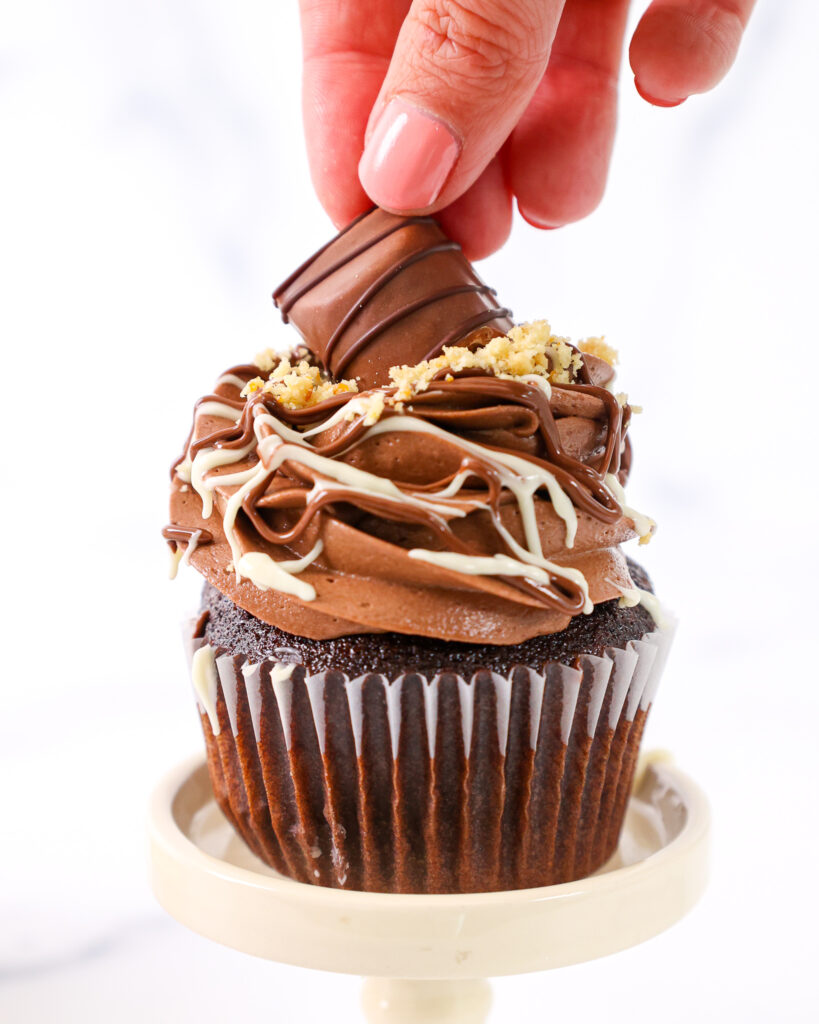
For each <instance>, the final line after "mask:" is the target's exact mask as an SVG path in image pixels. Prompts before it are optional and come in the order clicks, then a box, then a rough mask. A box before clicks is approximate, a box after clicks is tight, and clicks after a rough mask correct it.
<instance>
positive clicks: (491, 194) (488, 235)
mask: <svg viewBox="0 0 819 1024" xmlns="http://www.w3.org/2000/svg"><path fill="white" fill-rule="evenodd" d="M435 216H436V219H437V220H438V221H439V222H440V224H441V226H442V227H443V229H444V231H446V233H447V234H448V235H449V237H450V238H452V239H453V240H454V241H456V242H458V244H459V245H460V246H461V248H462V249H463V251H464V254H465V256H466V258H467V259H469V260H482V259H484V257H486V256H489V255H490V254H491V253H493V252H495V250H496V249H500V247H501V246H502V245H503V243H504V242H505V241H506V239H507V238H508V237H509V232H510V231H511V230H512V193H511V191H510V189H509V185H508V183H507V181H506V175H505V174H504V170H503V164H502V161H501V159H500V156H496V157H495V158H494V160H492V161H491V162H490V164H489V166H488V167H487V168H486V170H485V171H484V172H483V174H482V175H481V176H480V178H478V180H477V181H476V182H475V184H474V185H472V186H470V187H469V188H468V189H467V190H466V192H464V194H463V195H462V196H459V197H458V198H457V199H456V200H455V202H454V203H450V205H449V206H447V207H446V208H445V209H443V210H440V211H439V212H438V213H436V215H435Z"/></svg>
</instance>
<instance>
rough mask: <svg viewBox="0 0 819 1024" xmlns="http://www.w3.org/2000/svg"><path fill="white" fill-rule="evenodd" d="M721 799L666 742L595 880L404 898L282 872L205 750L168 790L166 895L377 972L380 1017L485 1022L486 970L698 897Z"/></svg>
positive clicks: (621, 932) (161, 808) (155, 815)
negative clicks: (218, 784)
mask: <svg viewBox="0 0 819 1024" xmlns="http://www.w3.org/2000/svg"><path fill="white" fill-rule="evenodd" d="M708 832H709V812H708V803H707V801H706V799H705V796H704V795H703V794H702V792H701V791H700V790H699V788H698V787H697V786H696V785H695V784H694V783H693V782H692V781H691V780H690V779H689V778H687V777H686V776H685V775H684V774H683V773H682V772H681V771H680V770H679V769H678V768H676V767H675V766H674V765H673V764H671V763H670V758H668V757H667V755H659V754H654V755H649V756H648V757H647V758H646V759H645V761H644V762H643V765H642V767H641V769H640V770H639V771H638V779H637V784H636V786H635V791H634V794H633V796H632V798H631V801H630V803H629V807H628V811H627V815H626V822H625V826H624V829H623V835H622V838H621V841H620V846H619V848H618V850H617V853H616V854H615V855H614V857H613V858H612V859H611V860H610V861H609V862H608V863H607V864H606V865H605V866H604V867H603V868H601V870H600V871H598V872H597V873H596V874H595V875H593V876H592V877H591V878H586V879H583V880H581V881H578V882H567V883H565V884H562V885H553V886H549V887H547V888H542V889H521V890H517V891H510V892H497V893H478V894H469V895H463V896H423V895H417V896H399V895H388V894H380V893H366V892H349V891H344V890H339V889H325V888H321V887H319V886H311V885H305V884H303V883H301V882H293V881H291V880H290V879H287V878H283V877H282V876H281V875H277V874H276V873H275V872H274V871H272V870H271V869H270V868H268V867H266V866H265V865H264V864H262V862H261V861H260V860H258V859H257V858H256V857H255V856H254V855H253V854H252V853H251V852H250V851H249V850H248V849H247V847H246V846H245V845H244V843H243V842H242V841H241V840H240V839H239V838H238V837H237V836H236V834H235V833H234V831H233V829H232V828H231V827H230V825H229V824H228V823H227V821H226V820H225V818H224V817H223V816H222V814H221V812H220V811H219V809H218V807H217V806H216V803H215V801H214V799H213V794H212V792H211V788H210V783H209V780H208V775H207V769H206V767H205V764H204V761H203V760H202V759H201V758H200V757H197V758H193V759H191V760H189V761H187V762H185V763H184V764H183V765H181V766H180V767H178V768H176V769H175V770H174V771H173V772H171V773H170V774H169V775H168V776H167V777H166V778H165V779H164V780H163V782H162V783H161V784H160V785H159V787H158V788H157V789H156V791H155V793H154V797H153V801H152V804H151V815H150V867H151V882H152V885H153V890H154V893H155V894H156V897H157V899H158V900H159V902H160V903H161V904H162V906H163V907H164V908H165V909H166V910H167V911H168V912H169V913H170V914H172V915H173V916H174V917H175V918H176V919H177V920H178V921H181V922H182V924H184V925H186V926H187V927H188V928H191V929H193V930H194V931H196V932H199V934H200V935H204V936H206V937H207V938H209V939H213V940H214V941H216V942H221V943H223V944H224V945H226V946H232V947H233V948H234V949H238V950H241V951H242V952H244V953H250V954H252V955H253V956H259V957H264V958H266V959H268V960H275V961H278V962H280V963H286V964H295V965H298V966H301V967H312V968H315V969H317V970H322V971H337V972H341V973H345V974H362V975H366V976H368V980H367V981H366V982H365V984H364V995H363V1005H364V1011H365V1016H366V1018H367V1020H368V1021H370V1024H399V1022H400V1024H414V1022H419V1021H424V1022H427V1024H433V1022H438V1024H444V1022H447V1024H481V1022H483V1021H485V1020H486V1016H487V1014H488V1012H489V1005H490V1002H491V991H490V988H489V984H488V982H487V981H486V979H487V978H490V977H493V976H500V975H508V974H524V973H528V972H530V971H544V970H550V969H552V968H554V967H565V966H568V965H569V964H575V963H580V962H581V961H586V960H593V959H595V958H596V957H601V956H606V955H607V954H609V953H615V952H617V951H618V950H621V949H626V948H628V947H629V946H634V945H636V944H637V943H640V942H644V941H645V940H646V939H650V938H652V937H653V936H654V935H657V934H658V933H659V932H661V931H663V930H664V929H666V928H668V927H670V926H671V925H672V924H674V923H675V922H676V921H678V920H679V919H680V918H681V917H682V916H683V915H684V914H685V913H686V912H687V911H688V910H690V909H691V907H692V906H693V905H694V904H695V903H696V902H697V900H698V899H699V897H700V895H701V894H702V891H703V888H704V886H705V881H706V874H707V854H708V849H707V847H708Z"/></svg>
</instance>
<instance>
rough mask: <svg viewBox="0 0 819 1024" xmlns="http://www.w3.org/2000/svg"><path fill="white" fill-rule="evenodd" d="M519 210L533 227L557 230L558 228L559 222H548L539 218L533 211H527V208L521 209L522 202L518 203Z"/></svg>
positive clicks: (542, 229)
mask: <svg viewBox="0 0 819 1024" xmlns="http://www.w3.org/2000/svg"><path fill="white" fill-rule="evenodd" d="M518 212H519V213H520V215H521V217H523V219H524V220H525V221H526V223H527V224H531V225H532V227H533V228H539V229H540V230H541V231H557V229H558V225H557V224H547V223H546V222H545V221H542V220H538V218H537V217H535V216H533V215H532V214H531V213H527V212H526V210H523V209H521V206H520V204H518Z"/></svg>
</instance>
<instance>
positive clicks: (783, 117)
mask: <svg viewBox="0 0 819 1024" xmlns="http://www.w3.org/2000/svg"><path fill="white" fill-rule="evenodd" d="M3 20H4V27H3V31H2V41H0V138H2V140H3V150H4V156H3V158H2V162H0V176H2V188H0V224H2V232H1V233H0V281H2V282H3V289H2V291H3V294H2V299H0V338H2V342H0V350H1V351H2V356H0V358H1V359H2V380H3V395H4V399H5V405H4V426H5V433H4V438H5V446H4V459H3V463H4V465H3V471H2V489H3V491H2V493H3V500H2V502H1V503H0V515H2V536H3V537H4V538H6V544H5V546H4V557H3V562H4V598H5V600H4V610H3V614H2V617H1V618H0V622H2V628H3V632H2V636H3V641H4V643H3V647H4V666H5V671H4V673H3V683H2V687H3V695H4V704H3V712H2V715H0V780H2V782H0V793H2V813H3V819H4V823H3V825H4V827H3V829H2V833H3V840H2V844H0V850H1V851H2V853H0V921H2V927H0V1020H2V1021H4V1022H10V1024H37V1022H46V1021H49V1022H51V1021H55V1020H58V1021H92V1022H96V1021H107V1020H111V1019H115V1020H117V1021H118V1022H124V1024H128V1022H137V1021H146V1020H150V1021H160V1022H164V1021H169V1022H170V1021H174V1022H177V1021H187V1020H196V1021H197V1022H199V1024H207V1022H210V1021H213V1022H216V1021H221V1020H224V1019H227V1018H228V1017H230V1018H236V1019H241V1020H247V1021H255V1020H260V1021H261V1020H268V1019H276V1020H283V1021H290V1020H295V1019H298V1020H300V1021H304V1022H311V1021H315V1022H318V1021H322V1020H325V1019H327V1016H328V1014H329V1013H332V1015H333V1020H335V1021H338V1022H339V1024H341V1022H346V1021H350V1022H352V1021H355V1020H357V1019H358V1010H357V1005H356V1001H357V990H358V983H357V982H356V980H355V979H351V978H344V977H336V976H331V975H319V974H314V973H311V972H307V971H303V970H298V969H295V968H286V967H280V966H276V965H273V964H268V963H265V962H262V961H258V960H253V959H250V958H248V957H244V956H241V955H240V954H237V953H233V952H231V951H230V950H227V949H222V948H220V947H218V946H215V945H213V944H211V943H208V942H207V941H205V940H204V939H201V938H199V937H197V936H195V935H193V934H190V933H188V932H187V931H185V930H184V929H183V928H182V927H181V926H179V925H177V924H176V923H174V922H173V921H172V920H170V919H169V918H168V917H167V916H166V915H164V914H163V913H162V911H161V910H160V909H159V908H158V906H157V905H156V904H155V903H154V901H153V899H152V897H151V894H150V891H149V889H148V885H147V880H146V873H145V857H144V852H145V851H144V843H145V836H144V818H145V810H146V804H147V799H148V794H149V791H150V789H151V787H152V785H153V783H154V781H155V780H156V779H157V778H159V777H160V776H161V775H162V774H163V772H164V771H165V770H166V769H167V768H168V767H169V766H170V765H172V764H174V763H176V762H177V761H179V760H181V759H182V758H183V757H185V756H186V755H187V754H189V753H190V752H192V751H195V750H196V749H197V748H198V746H199V743H200V738H199V736H198V732H197V730H198V724H197V721H196V716H195V713H194V709H193V702H192V699H191V695H190V691H189V687H188V684H187V682H186V678H185V668H184V662H183V656H182V653H181V649H180V644H179V636H178V630H177V626H176V623H177V621H178V620H179V619H180V618H181V617H182V615H183V614H184V613H185V612H186V611H187V609H188V608H190V607H191V605H193V604H194V603H195V601H196V592H197V583H196V580H195V579H194V578H193V574H192V573H190V572H189V573H187V574H185V575H184V576H183V578H181V579H180V580H179V581H177V583H176V584H174V585H173V586H172V585H170V584H169V583H167V582H166V579H165V576H166V551H165V548H164V545H163V544H162V542H161V541H160V539H159V536H158V529H159V527H160V526H161V525H162V524H163V522H164V519H165V494H166V487H167V477H166V471H165V467H166V466H167V465H168V464H169V463H170V461H171V459H172V458H173V457H174V456H175V454H176V453H177V450H178V448H179V447H180V446H181V444H182V442H183V440H184V436H185V433H186V430H187V426H188V422H189V415H190V408H191V406H192V403H193V401H194V399H195V398H196V397H197V396H198V395H199V394H201V393H202V392H203V391H204V390H205V389H206V388H207V387H208V386H209V384H210V383H211V381H212V380H213V379H214V377H215V375H216V374H217V373H218V371H219V370H220V369H221V368H222V367H224V366H225V365H227V364H229V363H231V362H235V361H239V360H241V359H243V358H245V357H247V356H249V355H252V354H253V353H254V352H256V351H258V350H259V349H260V348H262V347H264V346H266V345H269V344H271V343H273V344H275V343H277V342H281V341H282V340H283V338H285V337H286V333H287V332H286V329H285V328H284V327H283V326H282V325H281V324H280V323H279V322H278V321H277V319H276V317H274V315H273V311H272V310H271V307H270V299H269V293H270V291H271V288H272V286H273V285H274V284H275V283H276V282H278V281H279V280H280V279H281V278H282V277H284V276H285V274H286V273H287V272H288V271H289V270H290V269H291V268H292V267H293V266H294V265H295V264H296V263H297V262H298V261H300V260H301V259H302V258H303V257H304V256H305V255H306V254H308V253H309V252H310V251H312V249H313V248H314V247H315V246H316V245H318V244H319V243H321V242H322V241H323V240H324V239H325V238H326V237H327V235H328V232H329V230H330V229H329V225H328V222H327V220H326V218H325V217H324V215H323V213H322V212H321V211H320V209H319V208H318V205H317V203H316V202H315V200H314V199H313V198H312V195H311V191H310V186H309V176H308V171H307V167H306V163H305V158H304V152H303V147H302V141H301V134H300V123H299V119H300V114H299V110H298V76H299V69H298V28H297V20H296V13H295V4H294V3H284V2H283V0H281V2H279V0H277V2H274V3H267V4H262V3H259V2H254V0H237V2H235V3H233V4H225V3H218V2H216V0H203V2H200V3H197V4H189V3H183V2H182V0H145V2H142V3H136V2H124V0H109V2H105V3H103V2H102V0H71V2H62V3H60V2H52V3H47V2H38V0H33V2H30V3H27V4H25V5H15V7H14V8H13V9H9V10H8V11H5V12H4V19H3ZM818 30H819V10H817V6H816V5H815V4H814V3H812V2H811V0H789V2H788V3H787V4H785V3H774V2H770V0H769V2H767V3H766V2H764V0H763V2H762V3H760V5H759V9H758V11H757V13H756V15H755V18H754V21H753V22H752V26H751V29H750V32H749V38H748V40H747V46H746V47H745V49H744V51H743V53H742V55H741V58H740V60H739V62H738V64H737V66H736V67H735V69H734V71H733V72H732V74H731V76H730V78H729V80H728V81H727V82H726V83H725V84H724V85H723V87H722V88H721V89H720V90H719V91H718V92H717V93H715V94H713V95H712V96H709V97H707V98H702V99H696V100H692V101H690V102H689V103H686V104H685V105H684V106H682V107H681V108H679V109H677V110H673V111H658V110H654V109H650V108H648V107H647V106H645V105H643V104H641V103H640V102H639V101H638V100H637V98H636V97H635V96H634V95H633V93H632V92H631V90H630V86H629V85H628V76H627V75H625V74H624V82H625V85H626V94H627V99H626V102H625V103H624V105H623V111H622V116H621V129H620V136H619V140H618V145H617V149H616V152H615V162H614V169H613V173H612V178H611V183H610V187H609V191H608V195H607V197H606V200H605V202H604V205H603V207H602V208H601V209H600V210H599V211H598V212H597V213H596V214H595V215H594V216H593V217H592V218H590V219H589V220H587V221H586V222H584V223H582V224H580V225H577V226H574V227H571V228H569V229H567V230H565V231H561V232H553V233H550V234H538V233H537V232H535V231H534V230H532V229H530V228H528V227H527V226H526V225H523V224H518V225H517V226H516V229H515V232H514V234H513V237H512V239H511V241H510V243H509V245H508V246H507V247H506V249H505V250H504V251H503V252H502V253H501V254H499V255H497V256H495V257H493V258H492V259H491V260H489V261H487V262H486V263H485V264H484V266H483V272H484V274H485V276H486V277H487V278H488V280H490V281H491V282H492V283H493V284H494V285H495V286H496V287H497V288H498V291H499V294H500V295H501V296H503V298H504V300H505V301H506V302H508V303H509V304H510V305H511V306H513V308H514V309H515V311H516V314H517V315H518V316H519V317H520V318H526V317H532V316H543V315H545V316H548V317H550V319H551V320H552V322H553V324H554V325H555V326H556V327H557V328H558V329H559V330H560V331H561V332H563V333H567V334H571V335H574V336H583V335H585V334H596V333H600V332H604V333H606V335H607V337H608V340H609V341H610V342H611V343H612V344H613V345H615V347H617V348H619V349H620V351H621V354H622V366H621V381H622V384H623V387H624V388H625V389H626V390H628V391H629V393H630V394H631V396H632V398H633V399H634V401H636V402H638V403H640V404H642V405H643V406H644V407H645V415H644V416H643V417H641V418H639V419H638V421H637V422H636V423H635V425H634V440H635V450H636V458H635V468H634V482H633V486H632V488H631V495H630V496H632V500H633V502H634V504H636V505H637V506H638V507H644V508H645V509H646V510H647V511H649V512H650V513H651V514H652V515H654V517H655V518H656V519H657V520H658V521H659V523H660V532H659V533H658V535H657V537H656V539H655V540H654V542H653V543H652V545H651V547H650V548H649V549H648V551H647V552H646V558H645V561H646V564H647V565H648V567H649V568H650V570H651V572H652V573H653V575H654V577H655V581H656V582H657V585H658V588H659V589H660V592H661V593H662V595H663V597H664V598H665V600H666V601H667V602H668V603H669V604H671V605H672V606H673V607H674V608H675V609H676V611H677V612H678V614H679V616H680V619H681V622H682V628H681V630H680V634H679V637H678V640H677V645H676V650H675V652H674V655H673V656H672V660H671V663H670V667H669V670H668V672H667V676H666V679H665V681H664V684H663V687H662V688H661V691H660V695H659V700H658V704H657V707H656V710H655V712H654V713H653V715H652V719H651V722H650V727H649V730H648V736H647V742H648V743H649V744H651V745H659V746H664V747H668V748H671V749H673V750H674V751H675V753H676V755H677V757H678V760H679V762H680V763H681V764H682V765H683V766H684V768H685V769H686V770H687V771H689V772H690V773H691V774H692V775H693V776H694V777H695V778H696V779H698V780H699V781H700V782H701V783H702V784H703V786H704V787H705V788H706V789H707V791H708V793H709V794H710V796H711V798H712V802H713V807H714V813H715V851H714V871H713V881H712V885H711V888H710V890H709V892H708V893H707V895H706V898H705V900H704V902H703V903H702V904H701V906H700V907H699V908H698V909H697V910H696V911H695V912H694V913H693V914H692V915H691V916H690V917H689V918H687V919H686V920H685V921H684V922H682V923H681V924H680V925H679V926H677V927H676V928H675V929H674V930H673V931H671V932H669V933H667V934H666V935H663V936H661V937H659V938H657V939H655V940H654V941H652V942H651V943H649V944H647V945H646V946H644V947H640V948H637V949H633V950H630V951H628V952H625V953H622V954H619V955H618V956H615V957H612V958H610V959H608V960H605V961H601V962H598V963H594V964H589V965H584V966H579V967H574V968H570V969H567V970H564V971H559V972H554V973H553V974H544V975H534V976H529V977H524V978H515V979H507V980H503V981H500V982H498V983H497V985H496V1000H495V1007H494V1010H493V1016H492V1017H491V1020H492V1021H494V1022H500V1021H506V1020H513V1019H515V1020H517V1019H525V1020H529V1019H541V1018H546V1017H547V1016H548V1017H550V1018H551V1017H554V1016H555V1015H557V1014H560V1015H562V1016H566V1015H568V1014H571V1016H572V1018H573V1019H588V1020H601V1019H605V1020H607V1021H612V1022H618V1021H628V1022H630V1024H642V1022H649V1021H654V1020H655V1019H656V1017H657V1014H658V1012H659V1011H661V1012H662V1017H663V1019H664V1020H666V1021H668V1022H670V1024H673V1022H678V1021H680V1022H681V1021H688V1020H691V1019H694V1018H696V1019H697V1020H698V1021H700V1022H703V1024H705V1022H711V1021H713V1022H718V1021H719V1022H722V1021H724V1020H726V1019H742V1020H745V1021H770V1020H778V1021H788V1022H791V1021H795V1022H799V1021H807V1020H810V1019H813V1014H814V1013H815V999H814V993H813V987H814V986H813V980H812V979H813V977H814V974H815V970H814V955H813V950H812V942H813V941H815V929H814V924H813V922H814V920H815V913H816V908H817V896H818V895H819V892H818V890H817V880H816V873H815V868H814V865H813V860H814V857H813V853H814V851H815V849H816V845H817V841H819V832H817V819H816V815H815V804H816V778H817V775H816V753H815V750H816V743H815V722H816V721H817V711H819V707H817V696H816V670H815V664H814V661H813V658H812V655H811V653H810V647H811V643H812V640H813V638H814V636H815V632H816V630H815V627H814V613H813V608H812V604H813V596H814V589H815V588H814V581H815V579H816V578H817V573H819V559H817V545H816V497H817V484H816V474H815V470H814V467H813V461H814V455H815V449H816V380H817V370H819V357H818V356H817V352H818V351H819V346H817V344H816V341H815V337H814V334H815V323H816V305H815V296H816V290H817V289H816V280H817V267H816V237H817V228H819V217H818V216H817V202H816V195H815V192H816V181H817V180H819V144H817V138H816V132H815V109H814V97H815V95H816V92H817V84H819V83H817V71H816V63H815V58H814V53H813V49H814V45H815V44H814V42H813V41H814V40H815V38H816V34H817V31H818ZM641 554H642V552H641Z"/></svg>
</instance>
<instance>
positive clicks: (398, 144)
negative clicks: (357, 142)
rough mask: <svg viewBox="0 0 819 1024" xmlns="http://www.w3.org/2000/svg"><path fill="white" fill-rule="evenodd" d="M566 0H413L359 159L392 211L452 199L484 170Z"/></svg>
mask: <svg viewBox="0 0 819 1024" xmlns="http://www.w3.org/2000/svg"><path fill="white" fill-rule="evenodd" d="M563 2H564V0H461V2H458V0H413V3H412V6H411V8H410V11H409V14H408V15H407V17H406V19H405V21H404V23H403V25H402V27H401V31H400V33H399V35H398V40H397V42H396V45H395V51H394V53H393V56H392V60H391V62H390V67H389V71H388V72H387V77H386V78H385V80H384V84H383V86H382V87H381V92H380V93H379V96H378V99H377V100H376V103H375V106H374V107H373V111H372V113H371V115H370V120H369V124H368V127H367V141H366V145H365V147H364V153H363V155H362V157H361V161H360V163H359V166H358V174H359V178H360V179H361V184H362V185H363V186H364V190H365V191H366V192H367V194H368V195H369V197H370V198H371V199H372V200H373V202H375V203H377V204H378V205H379V206H382V207H384V208H385V209H388V210H392V211H394V212H396V213H422V212H423V213H427V212H431V211H434V210H439V209H441V208H442V207H444V206H447V205H449V203H451V202H453V201H454V200H455V199H457V198H458V197H459V196H460V195H462V194H463V193H464V192H465V191H466V190H467V189H468V188H469V187H470V185H472V184H473V183H474V182H475V181H476V180H477V179H478V177H479V176H480V174H481V172H482V171H483V170H484V168H485V167H486V166H487V165H488V164H489V162H490V161H491V160H492V158H493V157H494V156H495V154H496V153H497V152H498V150H499V149H500V148H501V146H502V145H503V143H504V142H505V141H506V138H507V136H508V135H509V134H510V132H511V131H512V129H513V128H514V127H515V125H516V124H517V122H518V121H519V119H520V117H521V115H522V114H523V111H524V110H525V109H526V107H527V105H528V103H529V100H530V99H531V98H532V95H533V94H534V92H535V89H536V88H537V85H538V82H539V81H540V79H541V78H542V77H543V73H544V71H545V70H546V64H547V61H548V59H549V51H550V48H551V45H552V40H553V39H554V35H555V31H556V29H557V23H558V21H559V19H560V14H561V11H562V9H563Z"/></svg>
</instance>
